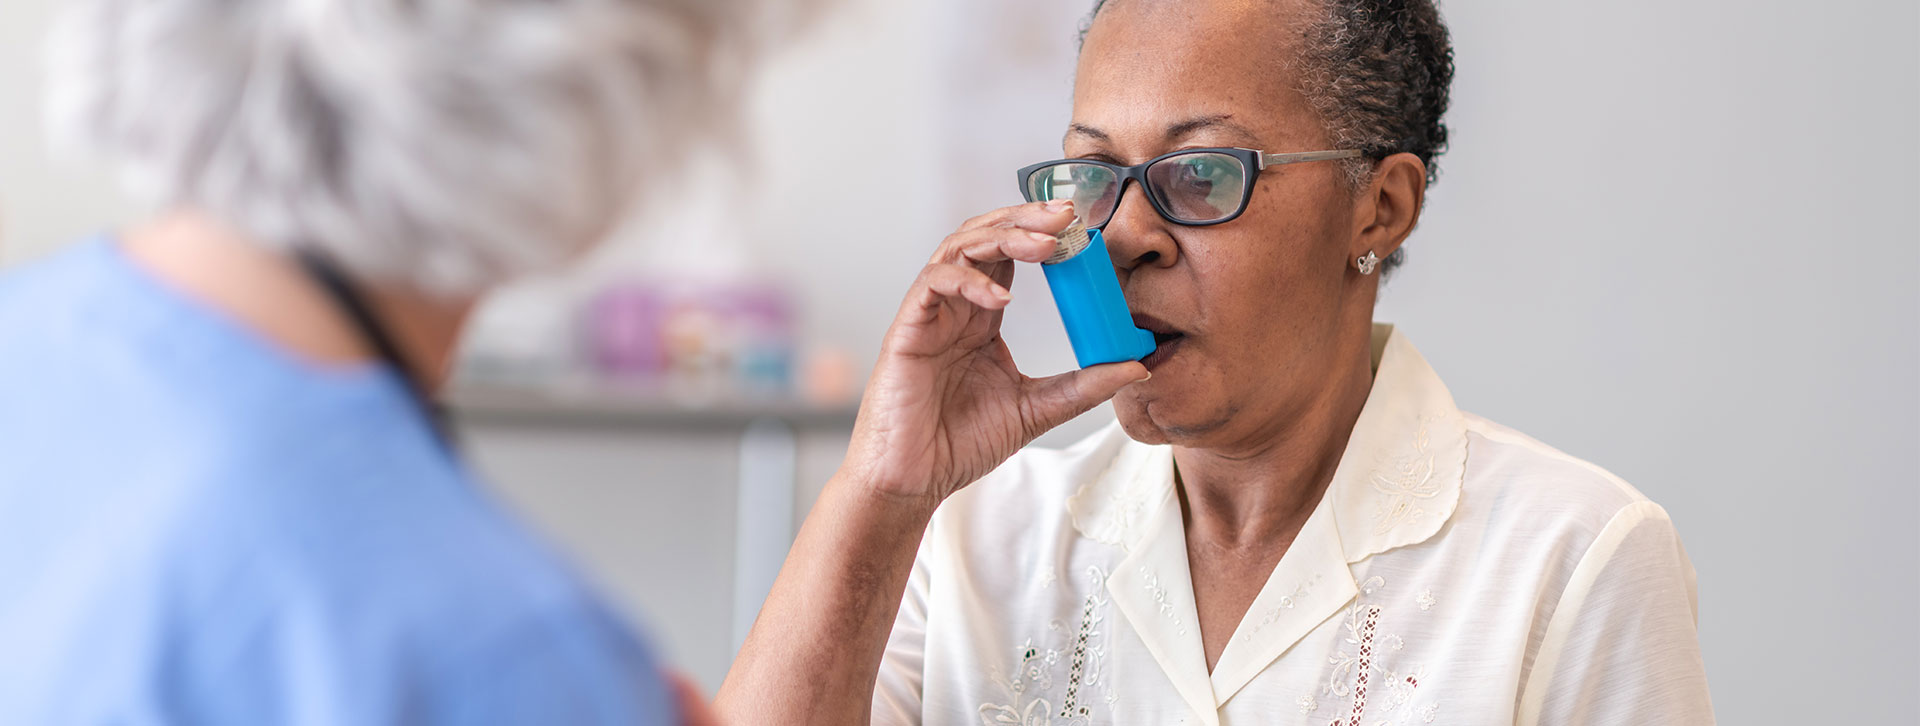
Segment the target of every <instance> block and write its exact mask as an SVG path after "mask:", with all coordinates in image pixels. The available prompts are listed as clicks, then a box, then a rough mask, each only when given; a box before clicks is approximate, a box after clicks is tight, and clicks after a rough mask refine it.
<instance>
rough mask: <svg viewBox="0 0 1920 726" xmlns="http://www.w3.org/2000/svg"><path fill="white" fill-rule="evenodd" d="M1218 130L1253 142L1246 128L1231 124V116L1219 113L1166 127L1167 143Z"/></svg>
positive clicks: (1251, 135)
mask: <svg viewBox="0 0 1920 726" xmlns="http://www.w3.org/2000/svg"><path fill="white" fill-rule="evenodd" d="M1212 129H1220V130H1225V131H1230V132H1233V133H1236V134H1239V135H1240V136H1241V137H1243V138H1245V139H1246V140H1247V141H1253V140H1254V136H1253V132H1252V131H1249V130H1247V127H1245V126H1241V125H1240V124H1237V123H1234V122H1233V114H1230V113H1221V114H1214V115H1211V116H1198V117H1195V118H1191V119H1187V120H1185V121H1181V122H1180V123H1177V124H1174V125H1172V126H1168V127H1167V141H1178V140H1180V139H1182V138H1185V137H1187V136H1191V135H1193V134H1195V133H1199V132H1201V131H1207V130H1212Z"/></svg>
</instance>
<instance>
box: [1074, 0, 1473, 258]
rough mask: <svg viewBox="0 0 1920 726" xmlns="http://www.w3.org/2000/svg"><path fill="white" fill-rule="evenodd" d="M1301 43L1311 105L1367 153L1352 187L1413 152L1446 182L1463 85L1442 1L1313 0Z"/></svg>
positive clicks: (1295, 67)
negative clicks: (1444, 160)
mask: <svg viewBox="0 0 1920 726" xmlns="http://www.w3.org/2000/svg"><path fill="white" fill-rule="evenodd" d="M1108 2H1109V0H1094V4H1093V10H1092V11H1091V12H1089V13H1088V14H1087V17H1086V20H1085V21H1084V22H1082V23H1081V25H1080V41H1081V43H1083V44H1084V43H1085V42H1086V37H1087V31H1088V30H1089V29H1091V28H1092V27H1093V21H1094V18H1096V17H1097V16H1099V14H1100V10H1101V8H1104V7H1106V6H1107V4H1108ZM1305 12H1306V13H1307V14H1306V15H1305V16H1304V17H1303V18H1301V19H1300V20H1301V21H1302V22H1301V25H1304V31H1305V32H1304V33H1303V34H1302V35H1301V39H1302V40H1301V44H1300V47H1299V48H1298V49H1297V51H1296V52H1295V53H1294V54H1293V56H1294V57H1292V58H1290V59H1287V62H1288V63H1289V66H1288V67H1289V68H1290V69H1291V71H1292V73H1293V76H1294V82H1295V84H1296V86H1297V88H1298V89H1299V91H1300V93H1301V94H1302V95H1303V96H1305V97H1306V99H1307V104H1308V105H1310V106H1312V107H1313V110H1314V111H1315V113H1317V114H1318V115H1319V117H1320V120H1321V122H1322V123H1323V124H1325V125H1326V128H1327V135H1328V137H1329V138H1330V139H1331V140H1332V142H1333V148H1336V149H1359V150H1361V151H1363V152H1365V153H1366V156H1365V157H1364V158H1360V159H1353V160H1349V161H1345V162H1341V163H1342V164H1343V168H1344V170H1345V171H1346V180H1347V183H1348V186H1349V187H1350V188H1352V189H1354V190H1356V191H1357V190H1360V189H1363V188H1365V187H1366V185H1367V183H1368V182H1369V181H1371V180H1372V175H1373V169H1374V162H1376V161H1378V160H1380V159H1384V158H1386V157H1388V156H1391V155H1393V154H1397V153H1402V152H1405V153H1410V154H1413V155H1415V156H1417V157H1419V158H1420V161H1421V163H1423V164H1425V165H1426V167H1427V182H1428V183H1429V184H1432V183H1434V182H1437V181H1439V172H1440V167H1439V165H1438V161H1439V157H1440V155H1441V154H1443V153H1446V150H1447V124H1446V121H1445V116H1446V113H1447V106H1448V103H1449V94H1450V89H1451V87H1452V85H1453V43H1452V40H1451V39H1450V34H1449V33H1448V31H1447V25H1446V21H1445V20H1444V19H1443V18H1441V16H1440V8H1439V7H1438V5H1437V4H1436V3H1435V2H1434V0H1308V2H1307V8H1306V9H1305ZM1406 254H1407V250H1406V248H1405V247H1401V248H1399V249H1396V250H1394V251H1393V254H1391V255H1388V256H1387V258H1386V259H1385V260H1382V265H1381V267H1382V270H1381V271H1382V274H1383V275H1384V274H1387V273H1391V272H1392V271H1393V270H1395V269H1396V268H1398V267H1399V266H1400V265H1401V263H1403V262H1404V261H1405V259H1406Z"/></svg>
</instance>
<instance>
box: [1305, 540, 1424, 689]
mask: <svg viewBox="0 0 1920 726" xmlns="http://www.w3.org/2000/svg"><path fill="white" fill-rule="evenodd" d="M1385 588H1386V580H1385V579H1384V578H1381V577H1378V576H1375V577H1369V578H1367V579H1366V581H1365V582H1362V583H1361V585H1360V591H1361V592H1362V593H1363V596H1371V595H1373V594H1375V593H1378V592H1380V591H1382V590H1384V589H1385ZM1385 612H1386V608H1385V607H1384V606H1383V605H1380V604H1378V603H1375V602H1370V601H1366V600H1361V599H1360V598H1355V600H1354V603H1353V604H1352V605H1351V606H1348V608H1347V615H1346V619H1345V620H1344V622H1342V623H1341V627H1342V628H1344V629H1345V630H1346V634H1345V636H1344V637H1343V638H1342V640H1343V641H1345V642H1346V643H1347V644H1349V645H1351V646H1354V648H1353V650H1351V651H1346V650H1343V651H1341V652H1337V653H1334V654H1332V655H1330V656H1328V657H1327V662H1328V664H1329V665H1331V666H1332V668H1331V669H1330V670H1331V672H1330V673H1329V674H1328V679H1327V685H1326V686H1325V687H1324V688H1322V689H1321V692H1322V693H1323V694H1325V695H1328V696H1331V697H1333V698H1335V699H1337V700H1346V701H1349V707H1348V708H1347V709H1346V711H1347V715H1346V717H1345V718H1344V719H1335V720H1334V721H1333V724H1334V726H1362V724H1363V723H1364V722H1363V720H1362V719H1363V718H1365V717H1366V710H1367V705H1368V703H1369V700H1370V699H1371V702H1372V703H1373V704H1374V705H1375V706H1377V708H1376V709H1375V710H1377V711H1381V712H1384V713H1391V712H1392V711H1394V710H1395V709H1397V708H1399V707H1400V706H1403V705H1406V704H1407V703H1408V702H1409V701H1412V700H1413V698H1414V695H1415V691H1416V689H1418V688H1419V687H1420V681H1422V680H1424V679H1425V678H1426V677H1427V672H1426V668H1425V667H1423V666H1415V667H1414V668H1413V670H1412V671H1410V672H1406V673H1401V672H1397V671H1395V670H1394V669H1393V668H1392V667H1389V666H1388V665H1387V664H1386V663H1384V662H1382V660H1381V655H1382V654H1383V653H1384V652H1388V651H1398V650H1401V649H1402V648H1405V647H1406V639H1404V638H1402V637H1400V636H1399V635H1396V634H1393V633H1385V632H1381V630H1380V620H1381V616H1382V615H1383V614H1384V613H1385ZM1376 646H1382V647H1384V650H1383V648H1382V647H1376ZM1349 683H1351V685H1349ZM1369 693H1371V694H1372V695H1371V696H1369ZM1432 711H1433V708H1432V706H1431V705H1429V706H1428V707H1427V709H1426V710H1425V711H1422V712H1421V714H1420V715H1421V716H1422V718H1424V717H1425V714H1426V713H1429V712H1432ZM1388 720H1391V718H1389V719H1388ZM1385 722H1386V721H1382V723H1385ZM1430 722H1431V721H1429V723H1430Z"/></svg>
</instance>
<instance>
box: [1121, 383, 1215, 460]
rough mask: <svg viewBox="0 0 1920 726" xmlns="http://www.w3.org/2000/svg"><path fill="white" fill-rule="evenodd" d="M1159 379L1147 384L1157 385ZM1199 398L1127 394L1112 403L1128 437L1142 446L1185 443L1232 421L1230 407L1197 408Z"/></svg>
mask: <svg viewBox="0 0 1920 726" xmlns="http://www.w3.org/2000/svg"><path fill="white" fill-rule="evenodd" d="M1158 382H1160V381H1159V377H1158V376H1155V380H1153V381H1149V382H1148V385H1151V384H1153V383H1158ZM1195 403H1200V401H1199V399H1198V397H1194V398H1184V397H1181V396H1163V395H1158V394H1157V392H1156V393H1155V394H1153V395H1128V394H1126V393H1122V394H1121V396H1120V397H1119V398H1115V399H1114V400H1113V412H1114V415H1115V417H1116V418H1118V419H1120V428H1121V430H1124V431H1126V432H1127V438H1130V439H1133V440H1134V441H1138V442H1140V443H1143V444H1186V443H1189V442H1190V441H1192V440H1193V439H1194V438H1196V437H1199V436H1203V435H1205V434H1206V433H1207V432H1209V431H1212V430H1215V429H1218V428H1220V427H1221V426H1224V425H1226V423H1227V422H1228V421H1231V420H1232V418H1233V412H1232V408H1233V407H1231V406H1227V407H1222V406H1208V405H1200V406H1196V405H1194V404H1195Z"/></svg>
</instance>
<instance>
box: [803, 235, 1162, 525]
mask: <svg viewBox="0 0 1920 726" xmlns="http://www.w3.org/2000/svg"><path fill="white" fill-rule="evenodd" d="M1072 220H1073V207H1072V205H1071V204H1070V203H1066V202H1065V201H1064V200H1063V201H1060V202H1049V203H1046V204H1040V203H1034V204H1024V205H1021V206H1017V207H1007V208H1004V209H1000V210H996V211H993V212H989V213H987V214H985V215H982V216H979V217H975V218H974V219H971V220H968V221H967V223H966V224H964V225H961V227H960V229H959V231H957V232H954V233H953V234H952V235H950V236H948V237H947V238H946V240H945V241H944V242H942V243H941V244H940V248H939V249H938V250H937V251H936V252H935V253H934V255H933V260H932V261H931V262H929V263H928V264H927V266H926V267H925V268H923V269H922V270H921V271H920V277H919V279H918V280H915V281H914V284H913V287H912V288H911V289H910V290H908V291H907V298H906V301H905V302H902V303H901V305H900V312H899V314H898V315H897V316H895V318H894V321H893V327H892V328H891V329H889V330H888V331H887V337H886V340H885V341H884V342H883V343H882V344H881V347H880V360H879V362H878V363H877V364H876V365H875V367H874V371H873V377H872V379H871V380H870V381H869V382H868V384H867V392H866V397H865V398H864V399H863V400H862V401H861V404H860V415H859V418H858V420H857V421H856V423H855V424H854V435H853V441H852V445H851V446H850V448H849V449H848V452H847V460H846V463H845V464H843V466H842V470H841V473H842V476H843V477H845V478H850V479H852V480H853V481H856V482H861V483H863V485H864V486H866V487H870V488H871V490H872V491H873V492H875V493H879V494H884V495H889V496H892V497H899V498H904V499H905V500H907V501H908V502H909V503H913V504H916V505H922V506H924V507H925V509H924V511H926V512H928V513H931V512H932V510H933V508H934V507H937V506H939V504H940V502H941V501H944V500H945V499H946V497H947V496H948V495H950V494H952V493H953V492H955V491H957V490H959V489H960V488H961V487H964V486H966V485H967V484H969V483H972V482H973V481H974V480H976V479H979V478H980V477H982V476H984V475H986V473H987V472H989V471H992V470H993V468H994V467H996V466H999V465H1000V463H1001V462H1003V461H1006V459H1007V457H1010V456H1012V455H1013V454H1014V452H1016V451H1018V450H1019V449H1020V447H1022V446H1025V445H1026V444H1027V443H1028V442H1030V441H1032V440H1033V439H1034V438H1035V437H1037V436H1039V435H1040V434H1042V433H1045V432H1046V431H1048V430H1049V429H1052V428H1053V427H1055V426H1059V425H1060V424H1063V423H1066V422H1067V421H1068V420H1069V419H1072V418H1073V417H1074V416H1078V415H1080V414H1081V413H1083V412H1085V411H1087V410H1088V409H1091V408H1093V407H1094V406H1097V405H1099V404H1100V403H1101V402H1102V401H1105V400H1107V399H1109V398H1112V397H1113V395H1114V394H1115V393H1118V392H1119V391H1120V389H1121V388H1124V387H1126V386H1127V385H1129V384H1132V383H1135V382H1138V381H1142V380H1146V379H1147V377H1148V373H1147V370H1146V367H1145V366H1142V365H1140V364H1139V363H1135V362H1125V363H1114V364H1108V365H1102V366H1095V367H1092V368H1087V369H1084V370H1079V371H1074V372H1070V373H1063V374H1060V375H1057V376H1052V377H1048V378H1039V379H1035V378H1028V377H1026V376H1024V375H1021V373H1020V371H1019V369H1018V368H1016V367H1015V366H1014V363H1013V356H1012V354H1010V353H1009V352H1008V351H1007V344H1006V341H1004V340H1002V339H1001V337H1000V319H1001V315H1002V310H1003V309H1004V308H1005V307H1006V305H1007V303H1008V302H1009V301H1010V300H1012V295H1011V294H1010V293H1009V292H1008V288H1009V286H1010V285H1011V284H1012V282H1013V263H1014V261H1016V260H1017V261H1022V262H1039V261H1041V260H1044V259H1046V258H1047V257H1048V255H1051V254H1052V253H1053V249H1054V244H1055V242H1054V235H1056V234H1058V233H1059V232H1060V231H1061V230H1063V229H1065V228H1066V226H1067V224H1068V223H1069V222H1070V221H1072Z"/></svg>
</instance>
